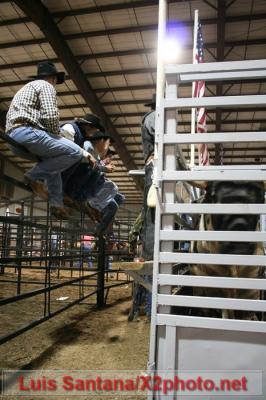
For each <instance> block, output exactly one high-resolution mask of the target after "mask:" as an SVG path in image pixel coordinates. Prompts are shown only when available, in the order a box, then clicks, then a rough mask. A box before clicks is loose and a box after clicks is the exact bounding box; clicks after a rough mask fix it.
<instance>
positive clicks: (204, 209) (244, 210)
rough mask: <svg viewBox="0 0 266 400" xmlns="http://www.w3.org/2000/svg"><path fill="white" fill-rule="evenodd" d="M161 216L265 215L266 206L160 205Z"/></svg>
mask: <svg viewBox="0 0 266 400" xmlns="http://www.w3.org/2000/svg"><path fill="white" fill-rule="evenodd" d="M161 212H162V213H163V214H178V213H180V214H183V213H184V214H186V213H187V214H256V215H261V214H266V204H205V203H199V204H178V203H167V204H162V205H161Z"/></svg>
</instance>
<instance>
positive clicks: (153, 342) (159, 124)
mask: <svg viewBox="0 0 266 400" xmlns="http://www.w3.org/2000/svg"><path fill="white" fill-rule="evenodd" d="M166 21H167V1H166V0H160V1H159V20H158V51H157V85H156V119H155V149H154V150H155V151H154V161H155V167H154V181H155V184H156V186H157V201H156V211H155V235H154V265H153V284H152V315H151V332H150V350H149V362H148V369H149V370H150V372H154V370H155V362H156V346H157V337H156V334H157V326H156V314H157V290H158V281H157V275H158V272H159V251H160V242H159V231H160V225H161V215H160V203H161V199H162V197H161V192H162V188H161V187H160V186H159V184H158V181H157V179H158V178H160V176H161V175H162V170H163V161H162V152H163V147H162V146H163V145H162V138H163V137H162V135H163V129H164V112H162V110H161V107H160V106H161V100H162V99H163V97H164V87H165V76H164V64H163V59H162V54H163V52H162V50H163V47H164V40H165V36H166ZM148 396H149V397H152V398H153V393H149V395H148Z"/></svg>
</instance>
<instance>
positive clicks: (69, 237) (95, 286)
mask: <svg viewBox="0 0 266 400" xmlns="http://www.w3.org/2000/svg"><path fill="white" fill-rule="evenodd" d="M13 203H14V202H13ZM39 204H40V205H41V207H43V212H42V213H41V212H40V213H39V214H38V215H37V216H36V215H33V214H34V213H33V212H32V199H28V200H27V199H26V200H25V199H24V200H23V201H22V202H21V203H20V204H19V207H17V209H16V211H14V210H13V212H11V211H10V209H9V207H8V205H7V202H6V201H5V202H3V203H2V204H1V203H0V212H1V214H2V215H0V256H1V259H0V285H1V287H3V288H4V289H5V291H7V292H8V293H7V294H6V293H4V291H3V290H1V298H0V307H2V308H1V311H3V310H4V311H5V313H6V314H8V313H9V308H8V307H12V305H13V306H14V305H20V304H21V303H23V301H30V302H32V304H33V305H35V304H36V303H38V307H40V309H41V310H42V316H41V317H38V318H35V319H34V320H33V321H30V322H28V323H27V324H25V325H23V326H20V327H19V328H18V329H14V330H13V331H12V332H8V333H4V334H3V335H2V336H1V337H0V344H3V343H5V342H7V341H9V340H11V339H13V338H15V337H17V336H18V335H20V334H22V333H24V332H26V331H28V330H30V329H32V328H33V327H35V326H37V325H39V324H41V323H42V322H44V321H47V320H48V319H50V318H52V317H54V316H56V315H58V314H59V313H61V312H63V311H65V310H67V309H68V308H70V307H72V306H74V305H76V304H80V303H82V302H84V301H85V300H86V299H88V298H91V300H92V304H93V305H95V306H96V307H98V308H102V307H103V306H104V305H105V304H106V301H107V296H108V293H109V290H110V289H112V288H115V287H119V286H121V285H125V284H129V283H131V280H130V279H129V277H128V275H126V272H125V271H123V269H122V268H121V269H120V268H119V269H113V270H111V269H110V265H109V264H110V263H111V261H112V260H111V259H112V258H113V259H116V260H117V261H119V260H121V259H122V260H123V259H124V260H125V259H126V260H127V259H130V257H131V255H130V253H129V251H128V246H127V243H128V232H129V228H128V226H127V225H126V221H123V222H122V223H121V224H119V223H118V224H119V229H118V230H117V229H114V231H113V233H112V235H109V237H108V236H107V237H106V238H105V239H104V238H101V239H98V238H96V237H95V236H94V235H93V228H94V227H93V224H92V222H91V221H90V220H89V219H88V217H86V215H84V213H83V212H74V213H73V216H72V217H71V219H70V220H66V221H58V220H55V219H54V218H52V216H51V215H49V212H48V206H47V205H45V203H41V202H39ZM4 207H5V209H4ZM41 207H40V208H41ZM40 208H38V209H40ZM12 209H14V207H12ZM29 210H31V211H30V212H29ZM41 214H43V215H41ZM127 220H128V221H133V220H134V218H132V217H131V218H129V217H128V219H127ZM121 227H125V228H121ZM116 243H119V247H116V249H115V250H114V244H116ZM110 274H116V279H115V281H114V280H110ZM36 285H37V288H36ZM62 289H63V290H64V291H65V292H64V295H65V296H62ZM73 290H74V291H75V296H76V297H77V298H74V299H72V297H73V296H74V295H73V296H72V294H69V293H70V292H71V291H73ZM55 293H59V294H57V295H59V296H60V297H59V299H60V298H61V297H63V298H66V300H68V301H67V303H64V305H63V306H60V307H58V304H59V303H58V302H56V300H58V299H55V298H54V296H55ZM71 293H72V292H71ZM24 304H25V303H24ZM28 306H29V304H28ZM55 306H57V307H56V309H55ZM16 318H17V319H19V315H18V316H16Z"/></svg>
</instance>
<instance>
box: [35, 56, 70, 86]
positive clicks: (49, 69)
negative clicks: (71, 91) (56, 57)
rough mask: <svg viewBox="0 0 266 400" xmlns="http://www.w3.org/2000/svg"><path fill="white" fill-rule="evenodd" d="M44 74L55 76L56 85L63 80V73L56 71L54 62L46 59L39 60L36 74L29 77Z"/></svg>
mask: <svg viewBox="0 0 266 400" xmlns="http://www.w3.org/2000/svg"><path fill="white" fill-rule="evenodd" d="M45 76H56V78H57V79H56V83H57V84H58V85H60V83H64V82H65V73H64V72H58V71H57V69H56V66H55V65H54V63H52V62H51V61H48V60H47V61H41V62H39V63H38V65H37V75H33V76H30V78H34V79H38V78H43V77H45Z"/></svg>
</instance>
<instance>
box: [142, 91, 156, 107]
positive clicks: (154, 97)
mask: <svg viewBox="0 0 266 400" xmlns="http://www.w3.org/2000/svg"><path fill="white" fill-rule="evenodd" d="M144 106H145V107H153V108H155V106H156V93H153V95H152V99H151V101H150V102H149V103H146V104H144Z"/></svg>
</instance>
